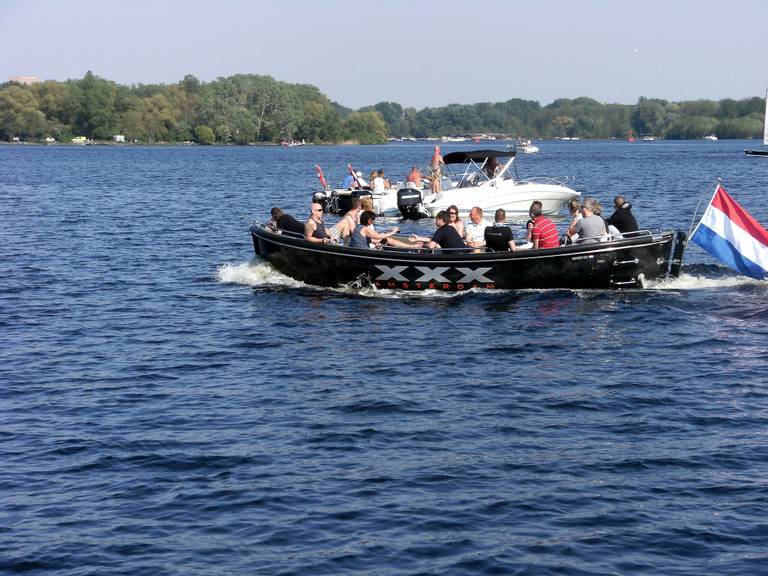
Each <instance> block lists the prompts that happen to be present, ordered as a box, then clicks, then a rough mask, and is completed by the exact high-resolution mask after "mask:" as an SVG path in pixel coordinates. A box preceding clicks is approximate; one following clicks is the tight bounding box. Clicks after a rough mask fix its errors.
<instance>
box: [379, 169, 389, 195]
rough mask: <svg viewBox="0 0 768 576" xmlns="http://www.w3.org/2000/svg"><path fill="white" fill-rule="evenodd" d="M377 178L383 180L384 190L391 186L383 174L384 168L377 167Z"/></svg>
mask: <svg viewBox="0 0 768 576" xmlns="http://www.w3.org/2000/svg"><path fill="white" fill-rule="evenodd" d="M379 178H381V179H382V180H384V188H385V189H386V190H389V189H390V188H392V184H390V182H389V179H388V178H387V177H386V176H385V175H384V168H379Z"/></svg>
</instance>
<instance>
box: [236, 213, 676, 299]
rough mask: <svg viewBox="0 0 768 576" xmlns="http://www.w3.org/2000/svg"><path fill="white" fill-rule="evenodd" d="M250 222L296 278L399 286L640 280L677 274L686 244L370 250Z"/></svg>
mask: <svg viewBox="0 0 768 576" xmlns="http://www.w3.org/2000/svg"><path fill="white" fill-rule="evenodd" d="M250 230H251V236H252V239H253V247H254V249H255V251H256V255H257V256H260V257H262V258H264V259H265V260H267V261H269V262H271V263H272V265H273V266H274V267H275V268H277V269H278V270H279V271H280V272H282V273H283V274H286V275H288V276H290V277H291V278H294V279H296V280H300V281H302V282H305V283H307V284H314V285H318V286H347V285H355V286H367V285H372V286H376V287H377V288H394V289H401V290H447V291H461V290H468V289H470V288H475V287H480V288H492V289H507V290H508V289H525V288H635V287H643V286H644V284H645V282H646V281H649V280H658V279H661V278H666V277H677V276H678V275H679V273H680V268H681V266H682V257H683V252H684V250H685V245H686V236H685V234H684V233H682V232H677V231H666V232H661V231H659V232H650V231H647V230H644V231H640V232H636V233H632V234H630V235H625V237H624V238H622V239H619V240H612V241H607V242H595V243H592V244H575V245H568V246H560V247H559V248H549V249H540V250H517V251H515V252H490V251H487V252H480V253H467V252H466V251H463V252H459V251H454V252H450V251H445V250H436V251H432V250H425V249H418V248H415V247H414V248H413V249H407V248H384V249H379V250H371V249H360V248H350V247H347V246H342V245H337V244H319V243H313V242H308V241H307V240H305V239H304V238H303V237H297V236H293V235H292V234H290V233H288V232H282V233H281V232H278V231H275V230H273V229H271V228H270V227H268V226H265V225H262V224H259V223H254V224H253V225H251V228H250Z"/></svg>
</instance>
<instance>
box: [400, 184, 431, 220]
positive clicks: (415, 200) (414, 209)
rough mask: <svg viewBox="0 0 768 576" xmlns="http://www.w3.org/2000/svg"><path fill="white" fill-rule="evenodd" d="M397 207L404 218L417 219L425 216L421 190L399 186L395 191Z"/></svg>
mask: <svg viewBox="0 0 768 576" xmlns="http://www.w3.org/2000/svg"><path fill="white" fill-rule="evenodd" d="M397 209H398V210H400V214H402V215H403V218H405V219H406V220H419V219H420V218H425V217H426V216H427V213H426V210H424V207H423V206H422V204H421V190H416V189H415V188H401V189H400V190H398V191H397Z"/></svg>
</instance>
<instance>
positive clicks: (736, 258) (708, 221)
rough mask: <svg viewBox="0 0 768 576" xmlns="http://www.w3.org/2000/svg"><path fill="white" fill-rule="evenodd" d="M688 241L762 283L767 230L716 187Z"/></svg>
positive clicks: (766, 263) (766, 267)
mask: <svg viewBox="0 0 768 576" xmlns="http://www.w3.org/2000/svg"><path fill="white" fill-rule="evenodd" d="M691 240H693V241H694V242H696V244H698V245H699V246H701V247H702V248H704V250H706V251H707V252H709V253H710V254H712V255H713V256H714V257H715V258H718V259H719V260H722V261H723V262H724V263H725V264H727V265H728V266H730V267H731V268H733V269H734V270H737V271H738V272H740V273H742V274H744V275H745V276H749V277H750V278H756V279H757V280H762V279H763V278H765V275H766V271H768V230H766V229H765V228H763V227H762V226H760V224H758V223H757V221H755V219H754V218H752V216H750V214H749V213H748V212H747V211H746V210H744V208H742V207H741V206H739V204H738V203H737V202H736V201H735V200H734V199H733V198H731V197H730V196H729V195H728V192H726V191H725V189H724V188H723V187H722V186H720V185H718V186H717V189H716V190H715V195H714V196H713V197H712V201H711V202H710V203H709V207H707V209H706V211H705V212H704V214H703V215H702V217H701V221H700V222H699V224H698V226H696V229H695V230H694V231H693V234H692V235H691Z"/></svg>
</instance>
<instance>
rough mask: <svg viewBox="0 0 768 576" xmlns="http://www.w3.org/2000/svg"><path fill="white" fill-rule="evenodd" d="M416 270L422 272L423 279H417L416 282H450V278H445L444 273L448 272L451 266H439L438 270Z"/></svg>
mask: <svg viewBox="0 0 768 576" xmlns="http://www.w3.org/2000/svg"><path fill="white" fill-rule="evenodd" d="M414 268H416V270H418V271H419V272H421V274H422V276H421V278H416V282H429V281H435V282H450V280H448V278H446V277H445V276H443V272H445V271H446V270H448V269H449V268H450V267H449V266H445V267H443V266H438V267H437V268H428V267H427V266H414Z"/></svg>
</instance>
